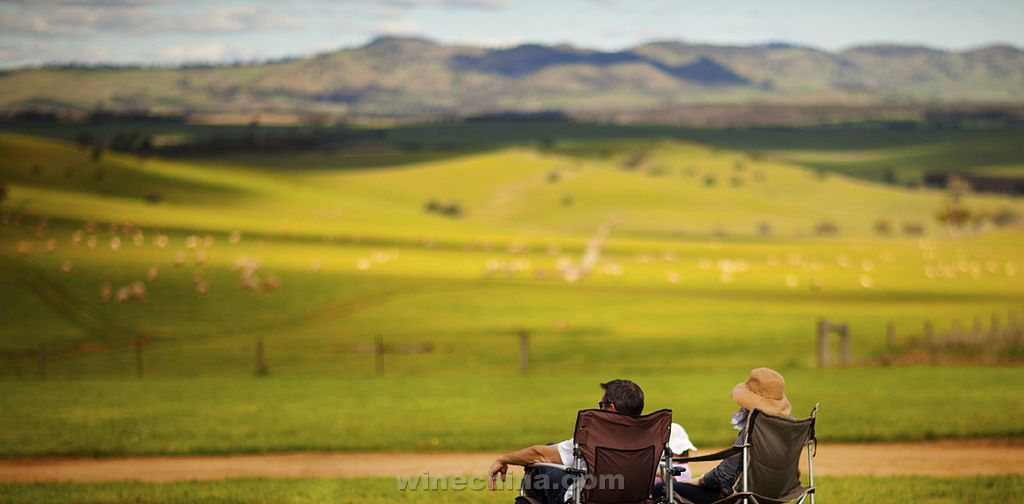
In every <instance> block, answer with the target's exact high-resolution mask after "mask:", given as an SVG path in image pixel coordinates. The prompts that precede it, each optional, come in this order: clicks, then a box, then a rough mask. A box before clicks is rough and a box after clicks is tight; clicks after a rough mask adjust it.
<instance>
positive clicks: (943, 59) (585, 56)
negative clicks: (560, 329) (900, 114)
mask: <svg viewBox="0 0 1024 504" xmlns="http://www.w3.org/2000/svg"><path fill="white" fill-rule="evenodd" d="M891 102H900V103H964V102H966V103H972V102H974V103H1008V104H1014V105H1016V104H1021V103H1024V50H1021V49H1019V48H1016V47H1014V46H1011V45H1007V44H993V45H987V46H983V47H978V48H973V49H969V50H965V51H947V50H942V49H935V48H929V47H924V46H913V45H899V44H869V45H861V46H856V47H851V48H847V49H843V50H841V51H835V52H833V51H826V50H822V49H817V48H813V47H806V46H800V45H795V44H788V43H784V42H772V43H768V44H760V45H750V46H727V45H714V44H701V43H690V42H684V41H679V40H662V41H653V42H648V43H644V44H640V45H636V46H633V47H629V48H626V49H623V50H620V51H601V50H595V49H589V48H583V47H576V46H572V45H567V44H558V45H543V44H520V45H516V46H511V47H504V48H487V47H479V46H470V45H464V44H444V43H440V42H437V41H433V40H430V39H425V38H420V37H378V38H376V39H374V40H372V41H370V42H368V43H366V44H364V45H362V46H358V47H351V48H342V49H338V50H335V51H330V52H324V53H320V54H317V55H314V56H309V57H301V58H293V59H283V60H276V61H271V62H264V63H252V64H237V65H204V66H182V67H155V68H147V67H107V66H104V67H98V68H89V67H45V68H26V69H15V70H6V71H5V72H3V73H0V109H3V110H7V111H10V110H24V109H40V108H42V109H56V110H88V109H91V108H96V107H102V108H104V109H113V110H119V109H130V110H139V109H145V110H171V111H184V112H213V113H217V112H231V111H233V112H249V111H277V112H301V113H322V114H330V115H342V116H364V117H410V116H423V115H451V114H456V115H465V114H479V113H492V112H503V111H512V112H535V111H543V110H561V111H566V112H590V113H592V112H596V111H602V110H604V111H612V112H624V111H636V110H643V109H654V108H659V107H665V106H687V105H715V104H744V103H745V104H805V105H806V104H871V105H877V104H883V103H891Z"/></svg>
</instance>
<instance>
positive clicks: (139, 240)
mask: <svg viewBox="0 0 1024 504" xmlns="http://www.w3.org/2000/svg"><path fill="white" fill-rule="evenodd" d="M144 243H146V237H145V236H143V235H142V231H137V232H136V233H135V234H134V235H132V244H134V245H135V246H136V247H141V246H142V245H143V244H144Z"/></svg>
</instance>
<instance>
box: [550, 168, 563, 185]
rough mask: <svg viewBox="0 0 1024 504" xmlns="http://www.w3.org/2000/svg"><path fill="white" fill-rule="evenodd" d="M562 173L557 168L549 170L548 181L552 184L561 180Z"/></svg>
mask: <svg viewBox="0 0 1024 504" xmlns="http://www.w3.org/2000/svg"><path fill="white" fill-rule="evenodd" d="M561 178H562V174H561V173H560V172H559V171H558V170H551V171H549V172H548V183H551V184H554V183H555V182H558V181H559V180H561Z"/></svg>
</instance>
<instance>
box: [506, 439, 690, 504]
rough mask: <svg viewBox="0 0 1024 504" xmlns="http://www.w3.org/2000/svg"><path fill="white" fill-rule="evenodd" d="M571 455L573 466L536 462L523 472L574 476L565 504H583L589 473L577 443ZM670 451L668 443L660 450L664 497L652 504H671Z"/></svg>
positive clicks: (522, 489) (574, 444) (520, 492)
mask: <svg viewBox="0 0 1024 504" xmlns="http://www.w3.org/2000/svg"><path fill="white" fill-rule="evenodd" d="M572 454H573V465H571V466H567V465H565V464H553V463H550V462H537V463H534V464H530V465H528V466H525V467H524V470H529V469H530V468H533V467H550V468H554V469H559V470H562V471H564V472H565V473H566V474H571V475H573V476H576V478H577V480H576V483H575V484H573V485H572V496H571V497H570V500H567V501H566V504H584V503H583V501H582V498H583V486H584V484H585V482H586V479H587V476H589V475H590V472H589V470H588V469H587V468H585V467H584V466H583V454H582V453H581V452H580V446H579V444H578V443H573V447H572ZM673 470H674V469H673V468H672V450H670V449H669V447H668V443H665V446H664V447H663V449H662V456H661V457H660V458H659V461H658V467H657V471H660V473H661V480H662V481H664V482H665V497H664V498H661V499H658V500H657V501H653V502H652V504H671V503H672V499H673V488H672V484H671V481H672V476H673ZM519 495H520V496H522V497H526V489H525V488H524V487H522V486H520V488H519Z"/></svg>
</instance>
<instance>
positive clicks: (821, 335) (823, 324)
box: [818, 319, 828, 368]
mask: <svg viewBox="0 0 1024 504" xmlns="http://www.w3.org/2000/svg"><path fill="white" fill-rule="evenodd" d="M818 367H820V368H823V367H828V321H826V320H824V319H819V320H818Z"/></svg>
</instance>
